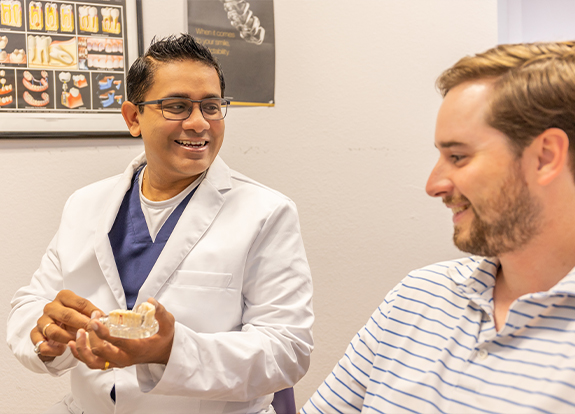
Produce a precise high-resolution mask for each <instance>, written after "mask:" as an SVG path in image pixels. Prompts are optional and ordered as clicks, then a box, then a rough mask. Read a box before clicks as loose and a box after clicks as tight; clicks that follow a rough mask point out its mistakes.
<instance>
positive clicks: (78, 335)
mask: <svg viewBox="0 0 575 414" xmlns="http://www.w3.org/2000/svg"><path fill="white" fill-rule="evenodd" d="M78 338H80V330H79V329H78V330H77V331H76V339H78Z"/></svg>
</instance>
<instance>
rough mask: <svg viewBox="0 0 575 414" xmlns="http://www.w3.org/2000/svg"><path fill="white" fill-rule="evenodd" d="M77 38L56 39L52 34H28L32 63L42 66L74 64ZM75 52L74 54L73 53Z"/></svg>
mask: <svg viewBox="0 0 575 414" xmlns="http://www.w3.org/2000/svg"><path fill="white" fill-rule="evenodd" d="M75 42H76V40H75V39H70V40H66V41H54V42H52V38H51V37H50V36H32V35H30V36H28V53H29V54H30V63H31V64H32V65H40V66H60V67H61V66H73V65H74V63H75V62H76V56H75V53H74V52H75V50H76V43H75ZM73 53H74V54H73Z"/></svg>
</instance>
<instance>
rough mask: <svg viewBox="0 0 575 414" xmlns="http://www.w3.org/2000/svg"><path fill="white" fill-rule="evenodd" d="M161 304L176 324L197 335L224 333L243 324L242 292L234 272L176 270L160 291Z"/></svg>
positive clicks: (159, 299)
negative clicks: (198, 333)
mask: <svg viewBox="0 0 575 414" xmlns="http://www.w3.org/2000/svg"><path fill="white" fill-rule="evenodd" d="M157 299H158V301H159V302H160V303H163V304H164V305H165V306H166V309H168V311H170V312H171V313H172V314H173V315H174V317H175V318H176V321H178V322H180V323H182V324H183V325H185V326H187V327H189V328H191V329H193V330H195V331H196V332H205V333H213V332H222V331H224V332H225V331H230V330H232V329H236V328H237V327H238V326H240V325H241V318H242V309H243V301H242V294H241V289H235V288H234V287H233V282H232V274H231V273H213V272H198V271H189V270H179V271H176V272H175V273H174V274H173V275H172V277H171V278H170V279H169V281H168V283H166V285H165V286H164V288H163V289H162V290H161V291H160V294H159V296H158V298H157Z"/></svg>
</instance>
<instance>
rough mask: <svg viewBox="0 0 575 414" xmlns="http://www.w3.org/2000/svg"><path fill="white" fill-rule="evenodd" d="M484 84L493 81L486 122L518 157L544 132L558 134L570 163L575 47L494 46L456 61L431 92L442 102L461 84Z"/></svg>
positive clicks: (574, 150) (574, 140)
mask: <svg viewBox="0 0 575 414" xmlns="http://www.w3.org/2000/svg"><path fill="white" fill-rule="evenodd" d="M486 78H494V79H495V82H494V89H493V94H492V96H491V102H490V111H489V113H488V115H487V119H486V122H487V123H488V124H489V125H491V126H492V127H493V128H495V129H498V130H499V131H501V132H503V133H504V134H505V135H507V137H509V139H510V141H511V144H512V146H513V147H514V149H515V150H516V152H517V154H518V155H521V154H522V153H523V150H524V149H525V147H527V146H528V145H529V144H531V142H532V141H533V139H534V138H535V137H537V136H538V135H540V134H541V133H542V132H543V131H545V130H546V129H548V128H559V129H562V130H563V131H565V133H566V134H567V136H568V137H569V152H570V159H571V160H575V41H568V42H552V43H522V44H510V45H499V46H497V47H494V48H492V49H489V50H487V51H486V52H483V53H479V54H476V55H475V56H466V57H464V58H463V59H461V60H459V61H458V62H457V63H456V64H455V65H453V66H452V67H451V68H449V69H447V70H446V71H444V72H443V73H442V74H441V76H440V77H439V78H438V79H437V82H436V86H437V88H438V89H439V91H440V92H441V94H442V96H444V97H445V95H447V93H448V92H449V91H450V90H451V89H452V88H454V87H456V86H457V85H459V84H461V83H464V82H467V81H473V80H479V79H486ZM570 165H571V170H572V172H573V175H574V176H575V163H574V162H571V161H570Z"/></svg>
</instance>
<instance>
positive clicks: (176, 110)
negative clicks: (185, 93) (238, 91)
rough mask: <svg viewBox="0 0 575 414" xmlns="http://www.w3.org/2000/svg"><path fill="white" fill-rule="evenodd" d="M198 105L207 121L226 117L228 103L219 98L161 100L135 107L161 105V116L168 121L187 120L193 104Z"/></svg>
mask: <svg viewBox="0 0 575 414" xmlns="http://www.w3.org/2000/svg"><path fill="white" fill-rule="evenodd" d="M196 102H197V103H199V104H200V112H201V113H202V115H203V117H204V119H206V120H208V121H220V120H222V119H224V118H225V117H226V113H227V111H228V106H229V104H230V101H228V100H227V99H221V98H206V99H202V100H200V101H194V100H193V99H189V98H163V99H157V100H155V101H147V102H140V103H138V104H136V105H138V106H140V105H153V104H155V105H161V108H162V115H163V116H164V118H166V119H167V120H169V121H183V120H184V119H188V118H189V117H190V115H191V114H192V111H193V110H194V103H196Z"/></svg>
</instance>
